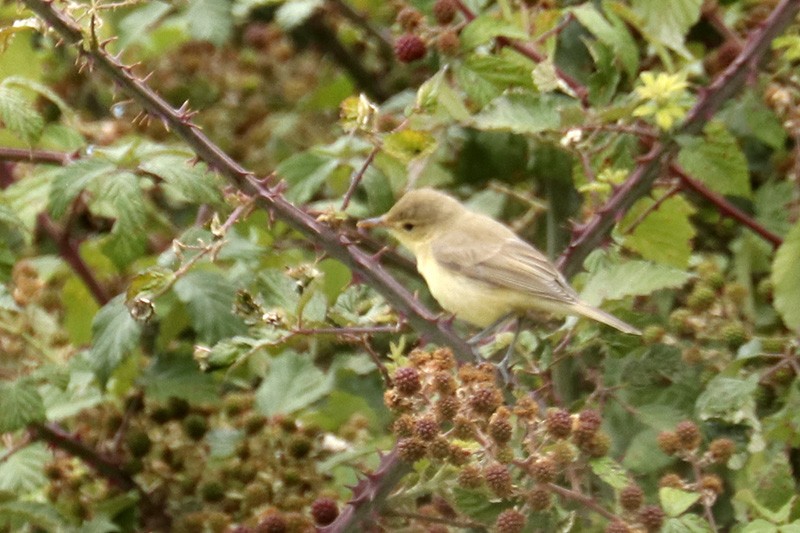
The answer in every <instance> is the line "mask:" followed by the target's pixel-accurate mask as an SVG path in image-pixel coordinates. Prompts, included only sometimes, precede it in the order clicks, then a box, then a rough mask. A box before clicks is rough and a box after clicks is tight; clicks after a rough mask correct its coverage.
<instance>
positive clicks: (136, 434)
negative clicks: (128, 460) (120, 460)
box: [125, 429, 153, 458]
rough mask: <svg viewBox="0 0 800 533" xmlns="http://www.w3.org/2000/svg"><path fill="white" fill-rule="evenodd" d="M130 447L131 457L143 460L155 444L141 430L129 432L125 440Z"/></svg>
mask: <svg viewBox="0 0 800 533" xmlns="http://www.w3.org/2000/svg"><path fill="white" fill-rule="evenodd" d="M125 443H126V444H127V445H128V450H129V451H130V452H131V455H132V456H134V457H136V458H141V457H144V456H145V455H147V454H148V453H149V452H150V450H151V449H152V447H153V442H152V441H151V440H150V437H149V436H148V435H147V433H146V432H144V431H142V430H141V429H132V430H130V431H129V432H128V435H127V437H126V439H125Z"/></svg>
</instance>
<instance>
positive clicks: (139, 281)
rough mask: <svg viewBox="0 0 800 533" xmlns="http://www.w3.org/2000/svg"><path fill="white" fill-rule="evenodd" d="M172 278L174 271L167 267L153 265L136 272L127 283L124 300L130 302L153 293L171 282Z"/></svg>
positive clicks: (173, 277)
mask: <svg viewBox="0 0 800 533" xmlns="http://www.w3.org/2000/svg"><path fill="white" fill-rule="evenodd" d="M174 279H175V272H174V271H172V270H170V269H168V268H164V267H160V266H154V267H151V268H148V269H147V270H143V271H141V272H139V273H138V274H136V275H135V276H134V277H133V279H132V280H131V282H130V283H129V284H128V290H127V291H126V293H125V301H126V302H130V301H131V300H133V299H135V298H137V297H140V296H145V297H146V296H149V295H152V294H155V293H157V292H159V291H161V290H163V289H164V287H166V286H168V285H169V284H170V283H172V282H173V280H174Z"/></svg>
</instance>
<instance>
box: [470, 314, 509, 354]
mask: <svg viewBox="0 0 800 533" xmlns="http://www.w3.org/2000/svg"><path fill="white" fill-rule="evenodd" d="M513 317H514V315H513V313H509V314H507V315H503V316H501V317H500V318H498V319H497V320H495V321H494V322H492V323H491V324H489V325H488V326H486V327H485V328H483V329H482V330H480V331H479V332H478V333H476V334H475V335H474V336H473V337H470V338H469V339H468V340H467V344H469V345H470V346H474V345H476V344H478V343H479V342H480V341H482V340H483V339H485V338H486V337H488V336H489V334H491V333H493V332H494V331H496V330H497V329H499V328H498V326H500V324H502V323H504V322H507V321H508V320H509V319H511V318H513Z"/></svg>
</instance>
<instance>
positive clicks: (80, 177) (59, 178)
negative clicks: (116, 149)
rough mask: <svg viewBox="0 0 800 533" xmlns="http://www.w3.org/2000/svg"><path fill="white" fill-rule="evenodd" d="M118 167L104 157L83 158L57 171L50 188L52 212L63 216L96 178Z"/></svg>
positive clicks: (57, 216)
mask: <svg viewBox="0 0 800 533" xmlns="http://www.w3.org/2000/svg"><path fill="white" fill-rule="evenodd" d="M115 170H116V167H115V165H114V164H113V163H111V162H110V161H106V160H103V159H99V158H96V159H81V160H79V161H75V162H74V163H71V164H69V165H67V166H65V167H63V168H61V169H59V170H58V171H57V172H56V175H55V178H54V179H53V184H52V186H51V189H50V214H51V215H53V217H54V218H61V217H62V216H64V214H65V213H66V212H67V208H68V207H69V206H70V204H71V203H72V202H73V200H75V198H76V197H77V196H78V195H79V194H80V193H81V191H83V190H84V189H85V188H86V187H88V186H89V184H90V183H92V182H93V181H94V180H96V179H98V178H100V177H102V176H105V175H107V174H110V173H112V172H114V171H115Z"/></svg>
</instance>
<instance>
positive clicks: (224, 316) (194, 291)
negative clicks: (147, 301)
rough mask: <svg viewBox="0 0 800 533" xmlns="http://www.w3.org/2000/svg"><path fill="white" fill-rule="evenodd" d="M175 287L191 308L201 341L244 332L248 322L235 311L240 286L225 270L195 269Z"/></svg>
mask: <svg viewBox="0 0 800 533" xmlns="http://www.w3.org/2000/svg"><path fill="white" fill-rule="evenodd" d="M173 289H174V291H175V294H176V295H177V296H178V299H179V300H181V301H182V302H183V303H185V304H186V307H187V308H188V309H189V315H190V316H191V318H192V328H193V329H194V331H195V333H196V334H197V338H198V340H199V341H200V342H202V343H204V344H214V343H215V342H218V341H219V340H221V339H224V338H225V337H230V336H232V335H236V334H238V333H242V332H244V330H245V328H244V323H243V322H242V321H241V319H240V318H239V317H237V316H235V315H234V314H233V301H234V298H235V296H236V288H235V287H234V286H233V285H232V284H231V283H230V282H229V281H228V280H227V279H225V278H224V277H223V276H222V275H221V274H218V273H216V272H204V271H200V270H193V271H190V272H188V273H187V274H186V275H185V276H183V277H182V278H180V279H179V280H178V281H176V282H175V285H174V287H173Z"/></svg>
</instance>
